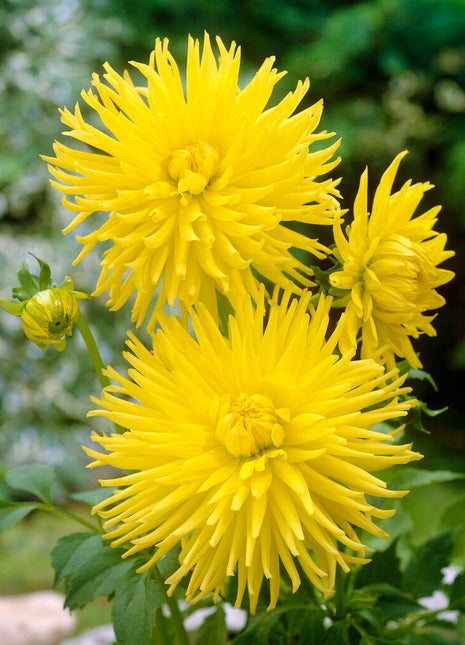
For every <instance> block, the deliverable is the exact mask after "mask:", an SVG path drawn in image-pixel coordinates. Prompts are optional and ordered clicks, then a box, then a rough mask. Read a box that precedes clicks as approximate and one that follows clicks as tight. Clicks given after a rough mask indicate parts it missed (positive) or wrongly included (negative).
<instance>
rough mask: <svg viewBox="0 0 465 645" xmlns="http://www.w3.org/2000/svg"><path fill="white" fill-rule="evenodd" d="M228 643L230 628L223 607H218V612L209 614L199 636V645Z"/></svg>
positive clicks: (223, 644) (222, 644)
mask: <svg viewBox="0 0 465 645" xmlns="http://www.w3.org/2000/svg"><path fill="white" fill-rule="evenodd" d="M227 642H228V628H227V627H226V617H225V614H224V609H223V606H222V605H218V606H217V608H216V611H214V612H213V613H212V614H209V615H208V616H207V617H206V618H205V620H204V621H203V623H202V625H201V626H200V629H199V631H198V634H197V643H199V645H225V644H226V643H227Z"/></svg>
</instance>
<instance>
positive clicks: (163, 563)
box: [157, 544, 181, 580]
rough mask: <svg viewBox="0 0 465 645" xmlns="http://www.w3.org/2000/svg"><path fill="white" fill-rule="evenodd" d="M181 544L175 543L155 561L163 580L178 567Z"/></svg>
mask: <svg viewBox="0 0 465 645" xmlns="http://www.w3.org/2000/svg"><path fill="white" fill-rule="evenodd" d="M180 553H181V546H180V545H179V544H177V545H176V546H174V547H173V548H172V549H170V550H169V551H168V553H167V554H166V555H164V556H163V557H162V559H161V560H159V561H158V562H157V568H158V571H159V572H160V575H161V577H162V578H163V580H166V578H169V577H170V576H171V575H172V574H173V573H174V572H175V571H176V570H177V569H179V554H180Z"/></svg>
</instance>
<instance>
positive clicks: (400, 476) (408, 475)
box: [387, 466, 465, 490]
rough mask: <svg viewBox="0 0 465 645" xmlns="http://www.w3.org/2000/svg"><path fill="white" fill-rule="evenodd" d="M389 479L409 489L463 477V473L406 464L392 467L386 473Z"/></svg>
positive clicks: (464, 475)
mask: <svg viewBox="0 0 465 645" xmlns="http://www.w3.org/2000/svg"><path fill="white" fill-rule="evenodd" d="M387 477H388V479H389V481H392V482H395V483H396V485H397V487H398V488H402V489H407V490H408V489H410V488H417V487H418V486H428V485H429V484H437V483H440V482H447V481H453V480H455V479H464V478H465V474H463V473H457V472H453V471H450V470H425V469H423V468H415V467H414V466H406V467H404V468H398V467H394V468H392V470H390V471H389V473H388V475H387Z"/></svg>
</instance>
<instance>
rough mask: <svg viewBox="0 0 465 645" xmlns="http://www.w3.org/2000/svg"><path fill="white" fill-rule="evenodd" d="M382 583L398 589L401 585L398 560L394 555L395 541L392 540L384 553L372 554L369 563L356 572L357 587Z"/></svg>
mask: <svg viewBox="0 0 465 645" xmlns="http://www.w3.org/2000/svg"><path fill="white" fill-rule="evenodd" d="M377 582H383V583H387V584H391V585H392V586H393V587H399V586H400V585H401V583H402V574H401V572H400V560H399V558H398V557H397V554H396V541H395V540H394V541H393V542H392V543H391V544H390V546H389V548H387V549H386V550H385V551H378V552H376V553H374V554H373V556H372V558H371V562H369V563H368V564H365V565H364V566H362V567H361V568H360V569H359V570H358V571H357V577H356V584H357V587H363V586H366V585H372V584H376V583H377Z"/></svg>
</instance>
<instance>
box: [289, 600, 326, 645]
mask: <svg viewBox="0 0 465 645" xmlns="http://www.w3.org/2000/svg"><path fill="white" fill-rule="evenodd" d="M286 616H287V621H288V633H289V636H290V637H293V638H295V637H298V643H299V645H314V643H321V642H323V639H324V638H325V635H326V628H325V626H324V623H323V618H324V613H323V612H322V611H321V610H319V609H305V610H302V609H300V608H299V609H295V610H294V611H292V610H291V611H289V612H288V613H287V614H286Z"/></svg>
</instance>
